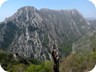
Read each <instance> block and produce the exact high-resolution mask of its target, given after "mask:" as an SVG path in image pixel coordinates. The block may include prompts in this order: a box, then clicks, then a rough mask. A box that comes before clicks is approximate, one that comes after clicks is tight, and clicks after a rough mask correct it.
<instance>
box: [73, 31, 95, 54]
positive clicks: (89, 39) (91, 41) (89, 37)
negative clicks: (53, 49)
mask: <svg viewBox="0 0 96 72" xmlns="http://www.w3.org/2000/svg"><path fill="white" fill-rule="evenodd" d="M72 49H73V51H72V52H73V53H78V54H81V55H86V54H89V53H90V52H93V51H95V50H96V30H94V31H92V32H89V33H87V34H86V35H84V36H83V37H82V38H80V39H79V40H78V41H76V42H74V43H73V46H72Z"/></svg>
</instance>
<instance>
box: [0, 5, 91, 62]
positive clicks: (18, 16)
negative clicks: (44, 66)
mask: <svg viewBox="0 0 96 72" xmlns="http://www.w3.org/2000/svg"><path fill="white" fill-rule="evenodd" d="M90 30H91V28H90V26H89V25H88V21H87V20H86V19H84V17H83V16H82V14H81V13H79V12H78V11H77V10H75V9H74V10H50V9H40V10H37V9H36V8H34V7H30V6H26V7H22V8H20V9H19V10H18V11H17V12H16V13H15V14H14V15H12V16H11V17H9V18H6V19H5V21H3V22H1V23H0V48H1V49H3V50H6V51H9V52H13V53H18V54H19V55H20V56H23V57H31V58H36V59H40V60H46V59H51V46H52V44H53V43H56V45H57V49H58V50H59V51H60V53H61V54H62V55H68V54H69V53H70V52H71V51H72V43H73V42H75V41H76V40H78V39H79V38H80V37H82V36H83V35H84V34H85V33H87V32H88V31H90Z"/></svg>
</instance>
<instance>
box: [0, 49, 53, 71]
mask: <svg viewBox="0 0 96 72" xmlns="http://www.w3.org/2000/svg"><path fill="white" fill-rule="evenodd" d="M26 61H27V62H28V64H26V63H24V60H23V59H22V58H21V59H18V60H15V59H14V58H13V56H12V54H8V53H6V52H3V51H0V63H1V65H2V67H3V68H4V69H5V70H7V71H9V72H53V70H52V69H53V62H51V61H46V62H41V61H38V60H36V59H31V58H28V59H26Z"/></svg>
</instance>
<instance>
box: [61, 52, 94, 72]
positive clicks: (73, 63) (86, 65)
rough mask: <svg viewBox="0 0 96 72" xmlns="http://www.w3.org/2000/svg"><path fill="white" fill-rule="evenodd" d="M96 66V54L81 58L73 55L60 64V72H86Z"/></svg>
mask: <svg viewBox="0 0 96 72" xmlns="http://www.w3.org/2000/svg"><path fill="white" fill-rule="evenodd" d="M95 64H96V52H91V53H89V54H87V55H83V56H80V55H78V54H71V55H69V56H68V57H66V58H64V59H63V60H62V62H61V64H60V72H70V71H71V72H86V71H90V70H91V69H92V68H93V67H94V66H95Z"/></svg>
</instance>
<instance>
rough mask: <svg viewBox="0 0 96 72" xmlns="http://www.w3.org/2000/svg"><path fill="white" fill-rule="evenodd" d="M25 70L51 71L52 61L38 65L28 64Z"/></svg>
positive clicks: (32, 71) (28, 71) (27, 71)
mask: <svg viewBox="0 0 96 72" xmlns="http://www.w3.org/2000/svg"><path fill="white" fill-rule="evenodd" d="M25 72H53V70H52V62H50V61H46V62H44V63H42V64H39V65H34V64H30V66H29V67H28V68H27V70H26V71H25Z"/></svg>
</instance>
